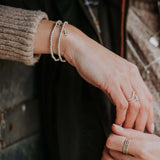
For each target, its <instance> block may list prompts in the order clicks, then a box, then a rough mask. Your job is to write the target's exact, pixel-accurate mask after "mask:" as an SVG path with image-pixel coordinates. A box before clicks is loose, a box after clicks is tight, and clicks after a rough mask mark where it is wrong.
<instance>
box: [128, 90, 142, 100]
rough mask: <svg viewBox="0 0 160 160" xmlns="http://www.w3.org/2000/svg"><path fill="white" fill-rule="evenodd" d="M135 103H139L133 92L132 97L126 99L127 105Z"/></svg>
mask: <svg viewBox="0 0 160 160" xmlns="http://www.w3.org/2000/svg"><path fill="white" fill-rule="evenodd" d="M136 101H139V98H138V96H137V95H136V92H135V91H133V93H132V97H131V98H128V103H133V102H136Z"/></svg>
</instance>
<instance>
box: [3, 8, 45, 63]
mask: <svg viewBox="0 0 160 160" xmlns="http://www.w3.org/2000/svg"><path fill="white" fill-rule="evenodd" d="M42 19H48V17H47V15H46V13H44V12H42V11H31V10H24V9H19V8H13V7H8V6H3V5H0V59H5V60H13V61H20V62H23V63H24V64H26V65H33V64H34V63H35V62H37V61H38V59H39V57H40V55H36V54H33V49H34V39H35V33H36V29H37V26H38V24H39V23H40V21H41V20H42Z"/></svg>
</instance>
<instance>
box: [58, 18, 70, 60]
mask: <svg viewBox="0 0 160 160" xmlns="http://www.w3.org/2000/svg"><path fill="white" fill-rule="evenodd" d="M65 24H68V22H67V21H65V22H64V23H63V25H62V28H61V31H60V34H59V38H58V56H59V60H60V61H61V62H66V60H64V59H62V57H61V51H60V42H61V37H62V33H64V35H67V33H66V31H65V28H64V27H65Z"/></svg>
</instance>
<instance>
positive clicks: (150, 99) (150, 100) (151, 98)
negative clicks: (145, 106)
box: [148, 95, 153, 104]
mask: <svg viewBox="0 0 160 160" xmlns="http://www.w3.org/2000/svg"><path fill="white" fill-rule="evenodd" d="M148 101H149V103H150V104H152V103H153V96H152V95H149V96H148Z"/></svg>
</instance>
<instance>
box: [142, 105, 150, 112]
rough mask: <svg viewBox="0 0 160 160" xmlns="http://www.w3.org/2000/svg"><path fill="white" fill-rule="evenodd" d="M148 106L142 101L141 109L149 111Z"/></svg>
mask: <svg viewBox="0 0 160 160" xmlns="http://www.w3.org/2000/svg"><path fill="white" fill-rule="evenodd" d="M149 109H150V106H149V104H148V103H143V104H142V106H141V110H142V111H144V112H149Z"/></svg>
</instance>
